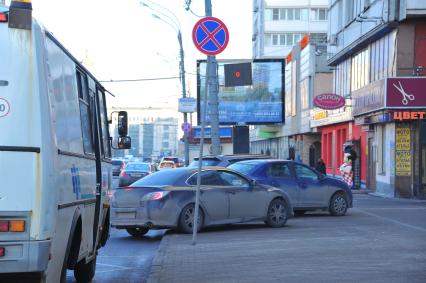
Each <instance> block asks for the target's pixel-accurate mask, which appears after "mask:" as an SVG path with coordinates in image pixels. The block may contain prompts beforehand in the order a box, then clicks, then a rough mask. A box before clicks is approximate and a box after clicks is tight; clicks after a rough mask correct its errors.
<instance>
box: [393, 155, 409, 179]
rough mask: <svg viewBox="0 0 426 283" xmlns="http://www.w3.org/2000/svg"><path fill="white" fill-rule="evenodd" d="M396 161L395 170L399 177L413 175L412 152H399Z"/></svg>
mask: <svg viewBox="0 0 426 283" xmlns="http://www.w3.org/2000/svg"><path fill="white" fill-rule="evenodd" d="M395 161H396V166H395V170H396V175H397V176H410V175H411V152H409V151H397V152H396V158H395Z"/></svg>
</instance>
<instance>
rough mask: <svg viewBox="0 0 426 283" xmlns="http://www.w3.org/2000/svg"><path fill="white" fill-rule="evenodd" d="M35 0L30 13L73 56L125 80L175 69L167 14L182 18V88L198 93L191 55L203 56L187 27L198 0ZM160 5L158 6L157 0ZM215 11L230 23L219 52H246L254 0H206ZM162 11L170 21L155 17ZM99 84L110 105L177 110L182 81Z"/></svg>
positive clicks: (105, 76)
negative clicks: (107, 93)
mask: <svg viewBox="0 0 426 283" xmlns="http://www.w3.org/2000/svg"><path fill="white" fill-rule="evenodd" d="M140 2H141V1H140V0H121V1H112V0H90V1H89V0H73V1H70V0H33V2H32V3H33V15H34V16H35V17H36V18H37V19H38V20H39V21H40V22H41V23H42V24H43V25H44V26H45V27H46V28H47V29H48V30H49V31H51V32H52V33H53V34H54V36H55V37H56V38H57V39H58V40H59V41H60V42H61V43H62V44H63V45H64V46H65V47H66V48H67V49H68V50H69V51H70V52H71V53H72V54H73V55H74V56H75V57H76V58H77V59H78V60H79V61H81V60H83V58H85V57H86V56H87V57H88V58H89V59H90V61H91V64H90V66H88V69H89V71H91V72H92V73H93V74H94V75H95V77H96V78H97V79H98V80H101V81H105V80H107V81H108V80H128V79H143V78H162V77H177V76H179V44H178V40H177V32H176V31H175V30H174V28H173V27H172V26H176V24H173V23H172V22H171V21H170V19H168V18H167V17H166V16H164V15H161V14H160V13H159V12H158V11H160V12H163V14H167V15H169V16H170V17H171V18H174V16H173V15H172V14H170V13H172V12H173V14H174V15H175V16H176V18H177V20H178V21H179V23H180V26H181V28H180V29H181V31H182V38H183V48H184V51H185V69H186V78H187V82H188V84H187V88H188V89H189V91H190V95H191V96H193V97H196V76H195V75H194V74H195V73H196V60H197V59H206V55H204V54H202V53H200V52H199V51H198V50H197V49H196V48H195V46H194V44H193V42H192V28H193V26H194V24H195V23H196V22H197V21H198V20H199V19H200V18H199V17H197V16H195V15H194V14H197V15H205V8H204V0H192V1H191V2H192V3H191V10H192V11H193V13H194V14H193V13H191V12H189V11H186V10H185V2H186V1H185V0H153V1H149V0H143V1H142V2H144V3H146V4H147V5H149V6H150V7H151V8H155V9H156V10H157V12H154V11H153V10H152V9H150V8H148V7H146V6H143V5H141V3H140ZM158 5H160V6H162V7H164V8H166V9H162V8H160V6H158ZM212 7H213V8H212V9H213V16H214V17H217V18H219V19H221V20H222V21H223V22H224V23H225V24H226V26H227V27H228V30H229V33H230V39H229V43H228V46H227V48H226V50H225V51H224V52H222V53H221V54H219V55H218V56H217V59H232V58H236V59H246V58H249V59H250V58H252V45H251V44H252V41H251V36H252V0H232V1H230V0H212ZM153 13H156V14H157V15H159V16H161V17H162V18H163V19H164V20H165V21H167V22H169V24H171V25H172V26H170V25H169V24H167V23H165V22H163V21H161V20H159V19H156V18H154V17H153V16H152V14H153ZM103 85H104V86H105V87H106V88H107V89H108V90H109V91H111V92H112V93H113V94H114V95H115V96H116V97H115V98H113V97H111V96H109V98H108V99H107V103H108V106H109V107H111V106H139V107H150V106H151V107H154V106H155V107H158V106H161V107H164V108H171V109H173V108H174V109H176V117H179V118H180V119H181V116H182V115H181V114H178V112H177V104H178V98H179V97H181V96H182V88H181V84H180V81H179V80H178V79H174V80H155V81H144V82H130V83H109V82H105V83H103Z"/></svg>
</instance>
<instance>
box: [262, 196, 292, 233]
mask: <svg viewBox="0 0 426 283" xmlns="http://www.w3.org/2000/svg"><path fill="white" fill-rule="evenodd" d="M287 219H288V206H287V203H286V202H285V201H284V200H282V199H274V200H273V201H272V202H271V204H270V205H269V208H268V215H267V217H266V224H268V225H269V226H270V227H273V228H278V227H283V226H284V225H285V223H286V222H287Z"/></svg>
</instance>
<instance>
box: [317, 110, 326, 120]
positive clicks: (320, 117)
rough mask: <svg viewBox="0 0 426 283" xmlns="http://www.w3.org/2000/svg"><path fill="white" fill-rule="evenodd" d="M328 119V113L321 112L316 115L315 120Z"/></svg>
mask: <svg viewBox="0 0 426 283" xmlns="http://www.w3.org/2000/svg"><path fill="white" fill-rule="evenodd" d="M325 118H327V111H320V112H316V113H314V120H321V119H325Z"/></svg>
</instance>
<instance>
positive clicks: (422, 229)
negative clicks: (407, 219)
mask: <svg viewBox="0 0 426 283" xmlns="http://www.w3.org/2000/svg"><path fill="white" fill-rule="evenodd" d="M354 210H357V211H359V212H361V213H364V214H367V215H370V216H374V217H376V218H379V219H382V220H385V221H388V222H392V223H394V224H398V225H401V226H404V227H407V228H411V229H415V230H419V231H422V232H426V229H425V228H422V227H419V226H414V225H410V224H407V223H403V222H400V221H398V220H394V219H391V218H387V217H384V216H381V215H378V214H375V213H372V212H367V211H364V210H362V209H359V208H356V209H354Z"/></svg>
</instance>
